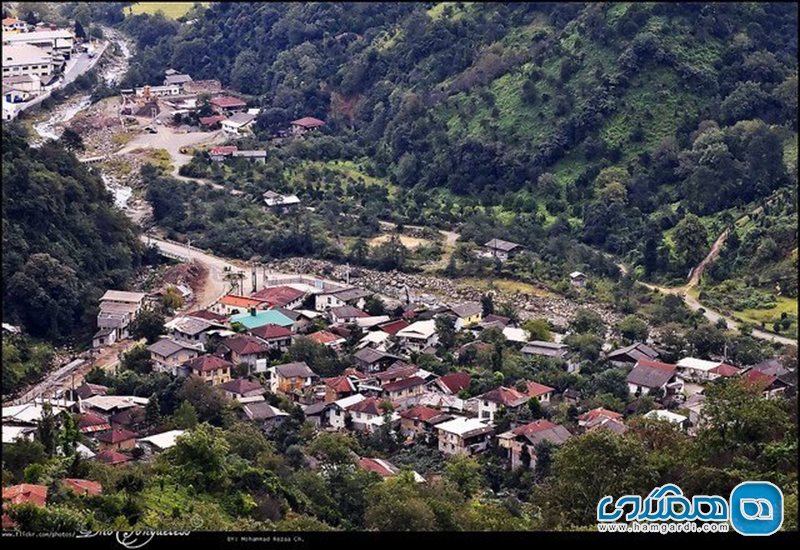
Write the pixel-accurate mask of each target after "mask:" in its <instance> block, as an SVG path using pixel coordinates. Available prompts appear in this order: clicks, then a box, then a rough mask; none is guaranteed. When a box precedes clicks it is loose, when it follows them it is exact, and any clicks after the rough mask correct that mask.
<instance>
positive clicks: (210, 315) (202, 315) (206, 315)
mask: <svg viewBox="0 0 800 550" xmlns="http://www.w3.org/2000/svg"><path fill="white" fill-rule="evenodd" d="M186 316H187V317H194V318H195V319H205V320H206V321H211V322H212V323H217V324H219V325H221V326H222V325H224V324H225V323H227V322H228V317H226V316H225V315H220V314H219V313H214V312H213V311H211V310H209V309H202V310H199V311H192V312H190V313H187V314H186Z"/></svg>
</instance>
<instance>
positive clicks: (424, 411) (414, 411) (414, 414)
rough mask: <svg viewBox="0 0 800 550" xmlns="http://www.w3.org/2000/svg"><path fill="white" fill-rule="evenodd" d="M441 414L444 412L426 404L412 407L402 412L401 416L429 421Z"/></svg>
mask: <svg viewBox="0 0 800 550" xmlns="http://www.w3.org/2000/svg"><path fill="white" fill-rule="evenodd" d="M441 414H442V413H441V411H437V410H436V409H432V408H430V407H426V406H425V405H417V406H416V407H412V408H410V409H408V410H405V411H403V412H401V413H400V417H401V418H407V419H410V420H422V421H423V422H427V421H428V420H430V419H431V418H435V417H437V416H439V415H441Z"/></svg>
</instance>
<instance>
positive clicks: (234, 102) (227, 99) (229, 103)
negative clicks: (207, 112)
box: [211, 95, 247, 109]
mask: <svg viewBox="0 0 800 550" xmlns="http://www.w3.org/2000/svg"><path fill="white" fill-rule="evenodd" d="M211 104H212V105H215V106H217V107H222V108H223V109H226V108H229V107H246V106H247V103H245V102H244V101H242V100H241V99H238V98H236V97H231V96H229V95H223V96H219V97H215V98H214V99H212V100H211Z"/></svg>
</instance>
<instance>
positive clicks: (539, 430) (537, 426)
mask: <svg viewBox="0 0 800 550" xmlns="http://www.w3.org/2000/svg"><path fill="white" fill-rule="evenodd" d="M570 437H572V434H571V433H570V432H569V430H567V429H566V428H565V427H564V426H561V425H560V424H553V423H552V422H550V421H549V420H544V419H542V420H534V421H533V422H530V423H528V424H525V425H523V426H518V427H516V428H514V429H512V430H509V431H507V432H505V433H502V434H500V435H499V436H497V443H498V445H499V446H500V447H501V448H503V449H507V450H508V458H509V461H510V463H511V469H512V470H513V469H516V468H519V467H523V468H526V467H527V468H531V469H533V468H535V467H536V462H537V455H536V446H537V445H539V444H540V443H542V442H545V441H546V442H548V443H551V444H553V445H562V444H563V443H565V442H566V441H567V440H568V439H569V438H570Z"/></svg>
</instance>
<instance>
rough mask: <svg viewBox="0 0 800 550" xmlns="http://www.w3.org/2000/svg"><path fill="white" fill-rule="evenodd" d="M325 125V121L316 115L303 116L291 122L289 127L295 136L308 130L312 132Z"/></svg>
mask: <svg viewBox="0 0 800 550" xmlns="http://www.w3.org/2000/svg"><path fill="white" fill-rule="evenodd" d="M323 126H325V122H324V121H322V120H320V119H318V118H314V117H310V116H307V117H303V118H299V119H297V120H293V121H292V122H291V123H290V124H289V129H290V131H291V133H292V135H294V136H302V135H303V134H305V133H307V132H311V131H314V130H317V129H319V128H322V127H323Z"/></svg>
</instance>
